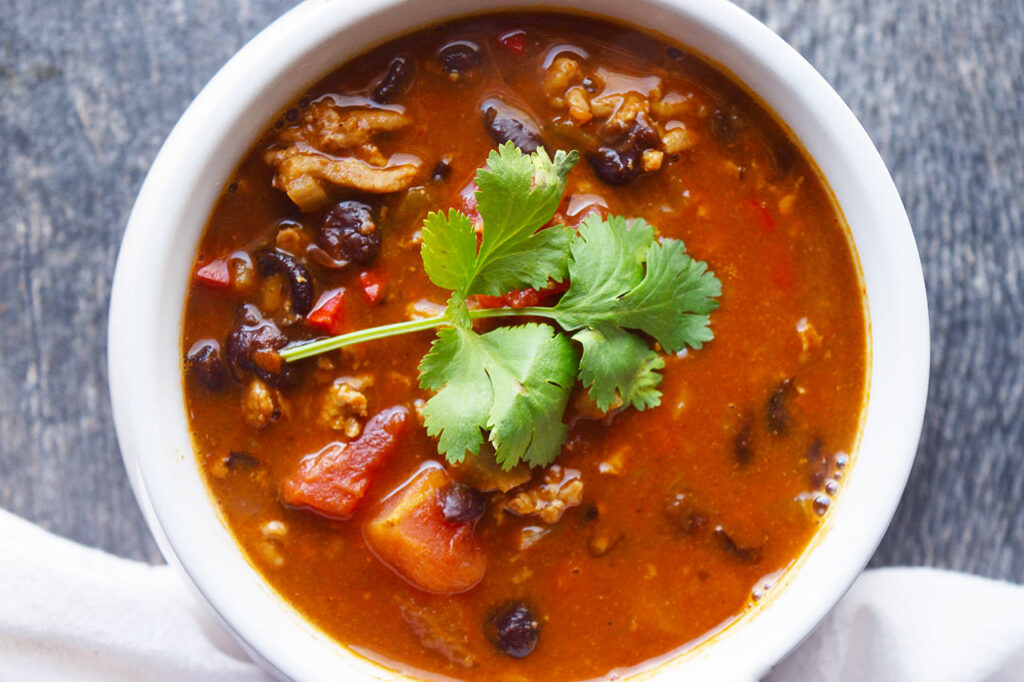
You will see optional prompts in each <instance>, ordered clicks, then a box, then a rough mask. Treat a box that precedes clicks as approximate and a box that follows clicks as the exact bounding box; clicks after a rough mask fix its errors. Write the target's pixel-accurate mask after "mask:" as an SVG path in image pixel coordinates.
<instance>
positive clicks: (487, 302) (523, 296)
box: [472, 281, 569, 308]
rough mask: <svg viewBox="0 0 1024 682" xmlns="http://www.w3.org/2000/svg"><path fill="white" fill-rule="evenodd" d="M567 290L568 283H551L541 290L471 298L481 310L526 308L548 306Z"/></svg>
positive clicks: (524, 290) (479, 295)
mask: <svg viewBox="0 0 1024 682" xmlns="http://www.w3.org/2000/svg"><path fill="white" fill-rule="evenodd" d="M568 288H569V282H568V281H565V282H551V283H550V284H549V285H548V286H546V287H544V288H543V289H533V288H530V287H527V288H526V289H516V290H514V291H510V292H508V293H507V294H502V295H501V296H487V295H484V294H477V295H476V296H473V297H472V298H474V299H476V302H477V303H479V304H480V307H481V308H504V307H508V308H528V307H531V306H535V305H542V304H543V305H550V304H551V303H552V302H553V301H552V299H553V298H554V297H555V296H557V295H558V294H563V293H565V291H566V290H567V289H568Z"/></svg>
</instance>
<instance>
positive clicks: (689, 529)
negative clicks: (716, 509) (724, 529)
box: [661, 492, 708, 537]
mask: <svg viewBox="0 0 1024 682" xmlns="http://www.w3.org/2000/svg"><path fill="white" fill-rule="evenodd" d="M661 513H662V515H663V516H664V517H665V520H667V521H668V522H669V525H670V526H671V527H672V530H674V531H675V533H676V535H678V536H680V537H682V536H687V535H693V534H694V533H696V532H697V531H699V530H700V529H701V528H703V527H704V525H705V524H706V523H707V522H708V517H707V515H706V514H705V513H704V511H703V510H701V509H700V508H699V507H698V506H697V505H696V504H695V503H694V501H693V497H692V495H690V494H689V493H687V492H675V493H670V494H669V496H668V497H667V498H665V501H664V503H663V504H662V506H661Z"/></svg>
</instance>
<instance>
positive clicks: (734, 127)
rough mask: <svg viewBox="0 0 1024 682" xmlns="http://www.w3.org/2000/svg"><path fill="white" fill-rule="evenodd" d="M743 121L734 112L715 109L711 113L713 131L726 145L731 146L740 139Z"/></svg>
mask: <svg viewBox="0 0 1024 682" xmlns="http://www.w3.org/2000/svg"><path fill="white" fill-rule="evenodd" d="M741 126H742V121H741V119H740V117H739V116H738V115H736V114H735V113H733V112H729V111H724V110H722V109H715V111H714V113H712V114H711V133H712V134H713V135H714V136H715V138H716V139H717V140H718V141H719V142H721V143H722V144H724V145H725V146H726V147H731V146H733V145H735V144H736V142H737V141H738V140H739V131H740V127H741Z"/></svg>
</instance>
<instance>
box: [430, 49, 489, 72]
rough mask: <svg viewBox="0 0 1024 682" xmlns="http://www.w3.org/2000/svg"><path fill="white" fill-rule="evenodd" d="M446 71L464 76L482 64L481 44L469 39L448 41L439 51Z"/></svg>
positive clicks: (439, 57)
mask: <svg viewBox="0 0 1024 682" xmlns="http://www.w3.org/2000/svg"><path fill="white" fill-rule="evenodd" d="M437 58H438V61H440V62H441V68H442V69H444V70H445V73H449V74H453V75H457V76H463V75H465V74H467V73H469V72H470V71H472V70H473V69H475V68H476V67H478V66H480V46H479V45H477V44H476V43H473V42H470V41H468V40H460V41H457V42H454V43H448V44H447V45H445V46H444V47H442V48H441V50H440V51H439V52H438V53H437Z"/></svg>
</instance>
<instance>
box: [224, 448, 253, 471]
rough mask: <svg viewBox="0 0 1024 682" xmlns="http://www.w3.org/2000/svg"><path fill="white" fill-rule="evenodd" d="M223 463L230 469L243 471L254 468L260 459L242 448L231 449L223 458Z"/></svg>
mask: <svg viewBox="0 0 1024 682" xmlns="http://www.w3.org/2000/svg"><path fill="white" fill-rule="evenodd" d="M224 464H225V465H226V466H227V468H228V469H230V470H231V471H244V470H247V469H255V468H256V467H258V466H259V464H260V461H259V460H258V459H256V456H255V455H253V454H252V453H249V452H245V451H244V450H232V451H231V452H230V453H229V454H228V456H227V457H225V458H224Z"/></svg>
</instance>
